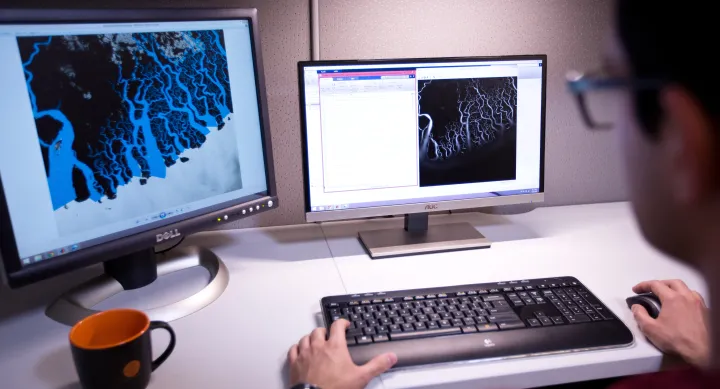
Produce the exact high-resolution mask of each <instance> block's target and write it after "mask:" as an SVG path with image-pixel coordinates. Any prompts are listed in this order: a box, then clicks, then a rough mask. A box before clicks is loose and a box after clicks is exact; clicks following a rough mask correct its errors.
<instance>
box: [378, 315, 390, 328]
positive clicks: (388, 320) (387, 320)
mask: <svg viewBox="0 0 720 389" xmlns="http://www.w3.org/2000/svg"><path fill="white" fill-rule="evenodd" d="M378 323H380V325H384V326H389V325H390V324H392V321H391V320H390V319H388V318H386V317H383V318H382V319H379V320H378Z"/></svg>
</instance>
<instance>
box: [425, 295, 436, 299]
mask: <svg viewBox="0 0 720 389" xmlns="http://www.w3.org/2000/svg"><path fill="white" fill-rule="evenodd" d="M425 298H426V299H436V298H437V296H436V295H434V294H429V295H427V296H425Z"/></svg>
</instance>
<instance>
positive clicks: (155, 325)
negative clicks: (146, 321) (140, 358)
mask: <svg viewBox="0 0 720 389" xmlns="http://www.w3.org/2000/svg"><path fill="white" fill-rule="evenodd" d="M157 329H163V330H166V331H167V332H169V333H170V344H168V346H167V348H166V349H165V351H163V353H162V355H160V356H159V357H158V359H156V360H154V361H153V362H152V371H155V369H157V368H158V367H160V365H162V364H163V362H165V360H166V359H167V358H168V357H169V356H170V354H172V352H173V350H174V349H175V331H173V329H172V327H170V324H168V323H165V322H164V321H151V322H150V331H152V330H157Z"/></svg>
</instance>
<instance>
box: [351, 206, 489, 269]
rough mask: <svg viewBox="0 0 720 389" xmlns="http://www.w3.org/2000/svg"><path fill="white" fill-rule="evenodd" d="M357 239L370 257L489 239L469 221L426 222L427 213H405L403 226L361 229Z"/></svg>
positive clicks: (480, 244) (483, 244)
mask: <svg viewBox="0 0 720 389" xmlns="http://www.w3.org/2000/svg"><path fill="white" fill-rule="evenodd" d="M358 235H359V236H360V242H361V243H362V244H363V246H364V247H365V250H366V251H367V252H368V254H369V255H370V257H371V258H373V259H378V258H388V257H397V256H403V255H414V254H426V253H433V252H441V251H454V250H471V249H479V248H488V247H490V245H491V244H492V242H491V241H490V240H489V239H487V238H486V237H485V236H483V235H482V234H481V233H479V232H478V231H477V230H476V229H475V227H473V226H472V225H471V224H470V223H452V224H439V225H434V226H428V214H427V213H420V214H411V215H405V228H404V229H399V228H397V229H387V230H372V231H361V232H360V233H359V234H358Z"/></svg>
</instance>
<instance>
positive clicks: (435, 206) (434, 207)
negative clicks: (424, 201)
mask: <svg viewBox="0 0 720 389" xmlns="http://www.w3.org/2000/svg"><path fill="white" fill-rule="evenodd" d="M429 209H438V206H437V204H429V205H426V206H425V210H426V211H427V210H429Z"/></svg>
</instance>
